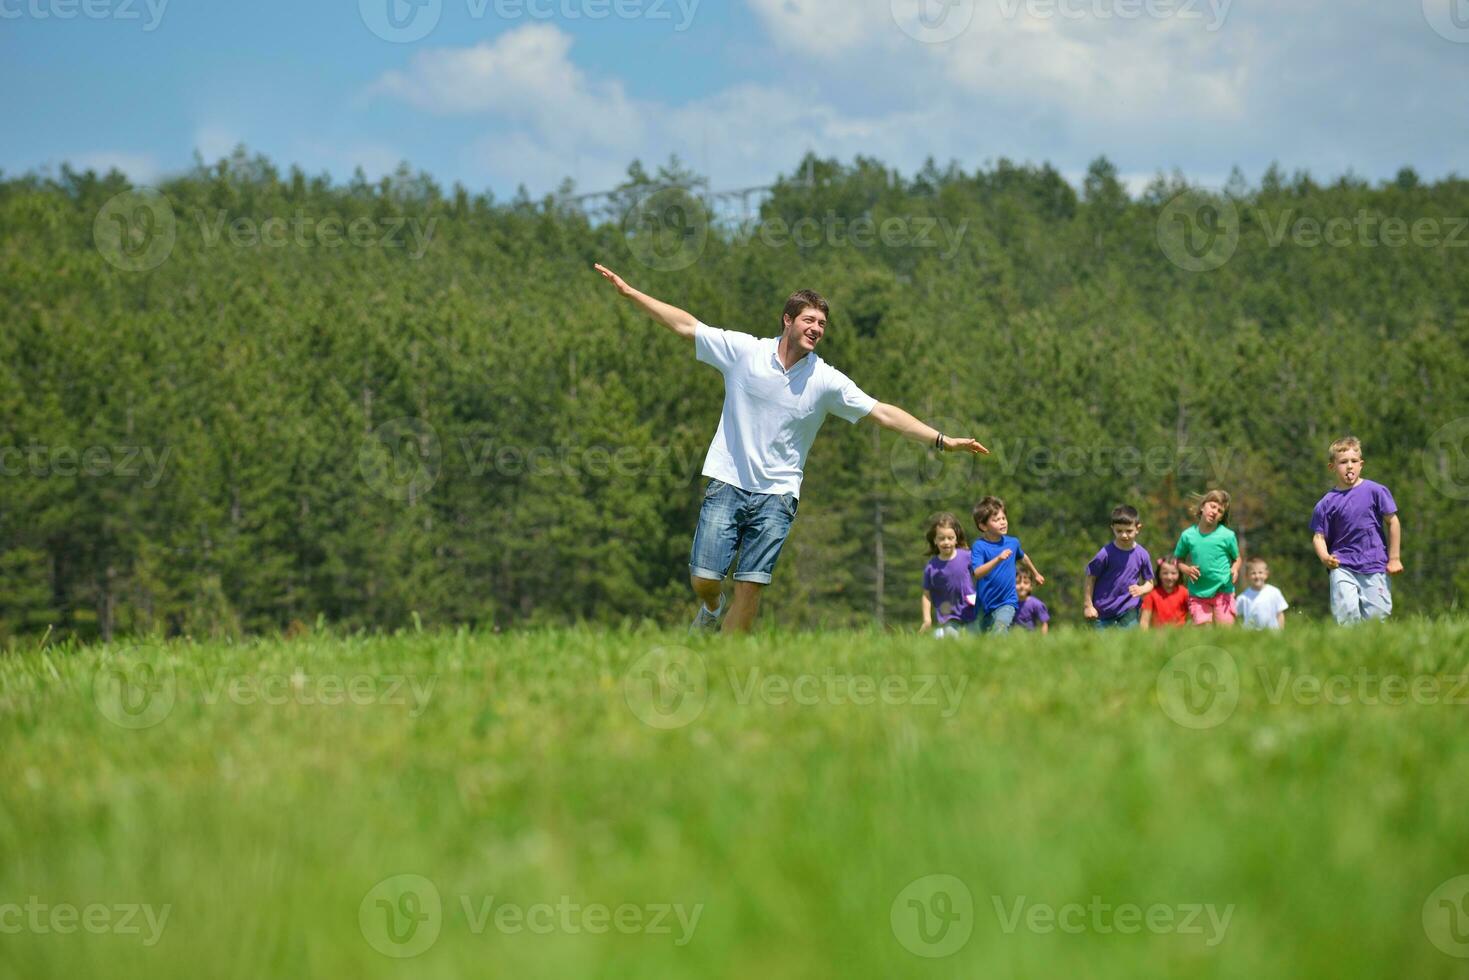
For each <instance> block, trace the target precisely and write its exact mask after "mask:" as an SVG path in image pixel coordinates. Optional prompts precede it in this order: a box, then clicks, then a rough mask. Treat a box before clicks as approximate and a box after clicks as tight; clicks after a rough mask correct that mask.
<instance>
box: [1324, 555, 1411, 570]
mask: <svg viewBox="0 0 1469 980" xmlns="http://www.w3.org/2000/svg"><path fill="white" fill-rule="evenodd" d="M1321 564H1323V565H1325V566H1326V567H1327V568H1340V567H1341V559H1340V558H1338V557H1336V555H1327V556H1326V557H1325V558H1323V559H1321ZM1401 567H1402V566H1401V565H1399V568H1401Z"/></svg>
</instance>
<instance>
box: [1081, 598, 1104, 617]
mask: <svg viewBox="0 0 1469 980" xmlns="http://www.w3.org/2000/svg"><path fill="white" fill-rule="evenodd" d="M1082 615H1084V616H1086V618H1087V619H1098V618H1099V617H1100V614H1099V613H1098V612H1097V607H1096V606H1094V605H1092V604H1091V603H1090V602H1088V603H1087V604H1086V609H1085V611H1084V612H1083V613H1082Z"/></svg>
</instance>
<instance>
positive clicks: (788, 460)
mask: <svg viewBox="0 0 1469 980" xmlns="http://www.w3.org/2000/svg"><path fill="white" fill-rule="evenodd" d="M596 269H597V271H598V272H600V273H601V274H602V275H603V277H605V278H606V279H607V280H608V281H609V282H611V283H612V284H613V285H614V286H616V287H617V291H618V292H619V293H621V294H622V295H623V296H626V297H627V298H628V299H630V300H632V301H633V303H634V304H636V305H637V306H639V307H640V308H642V310H643V311H644V312H646V313H647V314H648V315H649V316H651V317H652V318H653V319H654V320H657V321H658V322H659V323H661V324H663V325H664V326H665V327H667V328H668V329H669V330H671V331H673V332H674V333H676V334H678V335H679V336H680V337H683V338H684V339H686V340H692V341H693V342H694V352H695V354H696V356H697V357H698V359H699V360H701V361H703V362H704V363H705V364H710V365H712V366H714V367H716V368H718V369H719V372H720V373H721V374H723V375H724V411H723V412H722V413H721V415H720V417H719V429H718V430H717V431H716V432H715V433H714V441H713V442H711V443H710V444H709V454H708V456H706V457H705V459H704V475H705V476H707V477H709V484H708V486H707V487H706V488H705V490H704V505H703V507H702V508H701V510H700V512H699V528H698V530H697V531H696V532H695V533H694V546H693V550H692V552H691V554H690V557H689V579H690V581H691V582H692V583H693V587H694V592H695V593H696V594H697V595H698V597H699V599H700V605H699V612H698V615H697V616H696V617H695V619H694V623H693V626H692V627H691V629H693V630H695V631H708V632H712V631H713V630H714V629H715V627H716V626H717V625H718V624H719V620H720V617H721V616H723V618H724V631H725V632H727V633H734V632H748V631H749V629H750V627H751V626H752V625H753V624H754V622H755V613H756V612H757V611H758V610H759V608H760V590H761V589H762V588H764V587H765V586H767V585H769V584H770V576H771V572H772V571H773V570H774V569H775V561H776V559H777V558H778V557H780V549H781V546H782V545H784V544H785V539H786V535H787V534H789V533H790V529H791V522H792V521H794V520H795V519H796V506H797V503H798V498H799V497H800V495H801V476H802V472H803V470H804V469H805V466H806V454H807V453H808V452H809V451H810V450H811V443H812V442H813V441H815V439H816V432H817V430H819V429H820V428H821V423H822V422H823V421H825V420H826V416H827V415H829V414H830V415H838V416H840V417H842V418H844V419H846V420H847V421H848V422H854V423H855V422H860V421H861V420H862V419H864V418H871V419H872V420H873V421H874V422H876V423H877V424H878V425H881V426H883V427H884V428H887V429H892V430H893V431H894V432H897V433H899V434H901V435H904V436H907V437H908V438H910V439H913V440H916V441H918V442H925V443H928V444H929V445H930V446H933V447H934V448H935V449H940V450H942V451H944V452H969V453H988V452H989V450H988V449H985V448H984V447H983V446H981V445H980V444H979V443H978V442H976V441H974V440H973V439H959V438H954V437H952V436H945V435H941V434H940V433H939V432H938V430H937V429H933V428H931V427H929V426H927V425H924V424H923V423H922V422H920V421H918V420H917V419H915V418H914V417H913V416H912V415H909V414H908V413H907V412H905V411H903V410H902V409H901V408H898V407H897V406H895V405H887V404H884V403H882V402H879V401H878V400H877V399H875V398H872V397H871V396H869V395H867V394H865V393H863V391H862V389H860V388H858V387H857V386H856V385H855V384H853V383H852V381H851V379H850V378H848V377H847V376H846V375H845V374H843V373H842V372H840V371H838V370H837V369H836V368H834V367H832V366H831V365H830V364H827V363H826V362H825V361H823V360H822V359H821V358H819V357H817V356H816V353H815V351H816V345H817V344H818V343H820V342H821V338H822V336H824V335H825V333H826V318H827V316H828V315H829V314H830V312H831V311H830V309H829V307H828V306H827V302H826V300H824V299H822V298H821V296H820V295H818V294H817V293H815V292H812V291H811V290H809V289H803V290H801V291H800V292H797V293H794V294H792V295H791V298H790V299H788V300H787V301H786V305H785V312H784V314H783V315H782V318H781V324H782V330H781V334H780V336H779V337H766V338H759V337H754V336H751V335H750V334H747V333H738V332H735V331H731V330H720V329H717V328H715V327H711V326H708V325H706V324H703V323H700V322H699V321H698V320H696V319H695V318H694V317H693V316H691V315H690V314H688V313H686V312H684V311H683V310H681V309H679V308H678V307H676V306H670V305H668V304H667V303H664V302H660V301H659V300H656V299H654V298H653V297H651V296H649V295H647V294H646V293H641V292H638V291H637V290H636V289H633V288H632V287H631V286H629V285H628V284H627V283H625V282H623V280H622V278H621V277H619V276H618V275H617V274H616V273H614V272H612V270H610V269H608V268H606V267H605V266H602V265H598V266H597V267H596ZM736 555H738V564H736ZM732 565H733V566H735V572H734V580H735V588H734V601H733V602H732V603H731V604H730V608H729V613H728V615H725V610H724V601H723V596H722V594H721V588H720V587H721V584H722V583H723V581H724V576H725V575H726V574H727V573H728V572H729V569H730V566H732Z"/></svg>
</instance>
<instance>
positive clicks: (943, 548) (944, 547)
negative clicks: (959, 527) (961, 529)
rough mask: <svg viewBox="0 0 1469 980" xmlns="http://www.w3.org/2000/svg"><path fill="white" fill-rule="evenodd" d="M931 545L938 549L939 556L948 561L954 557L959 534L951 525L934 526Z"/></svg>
mask: <svg viewBox="0 0 1469 980" xmlns="http://www.w3.org/2000/svg"><path fill="white" fill-rule="evenodd" d="M933 546H934V547H935V548H937V549H938V550H939V557H940V558H942V559H943V560H944V561H948V560H949V559H950V558H953V557H954V552H955V551H956V550H957V549H958V547H959V535H958V534H957V533H955V531H954V529H953V528H951V527H936V528H934V531H933Z"/></svg>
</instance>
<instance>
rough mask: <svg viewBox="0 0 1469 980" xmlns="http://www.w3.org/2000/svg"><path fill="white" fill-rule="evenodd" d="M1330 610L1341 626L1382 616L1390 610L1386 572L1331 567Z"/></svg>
mask: <svg viewBox="0 0 1469 980" xmlns="http://www.w3.org/2000/svg"><path fill="white" fill-rule="evenodd" d="M1331 614H1332V615H1333V616H1335V617H1336V621H1337V623H1339V624H1340V625H1342V626H1351V625H1353V624H1355V623H1360V622H1361V621H1362V620H1364V619H1386V618H1387V617H1388V616H1389V615H1391V614H1392V586H1391V585H1389V584H1388V581H1387V573H1386V572H1377V573H1376V574H1373V575H1359V574H1357V573H1356V572H1351V571H1348V570H1347V569H1345V568H1333V569H1332V570H1331Z"/></svg>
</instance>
